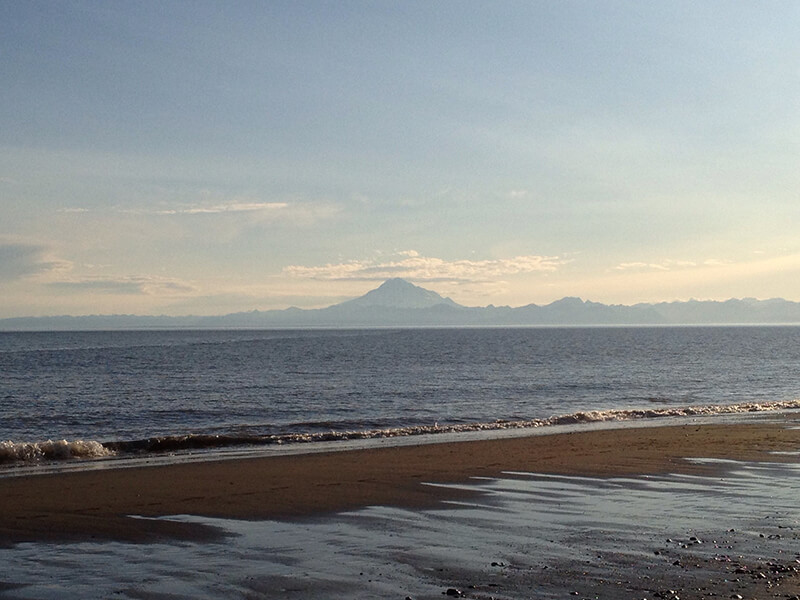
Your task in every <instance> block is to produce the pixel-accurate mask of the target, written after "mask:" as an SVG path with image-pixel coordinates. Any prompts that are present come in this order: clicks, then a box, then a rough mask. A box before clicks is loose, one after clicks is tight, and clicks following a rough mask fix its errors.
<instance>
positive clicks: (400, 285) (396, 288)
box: [339, 277, 459, 308]
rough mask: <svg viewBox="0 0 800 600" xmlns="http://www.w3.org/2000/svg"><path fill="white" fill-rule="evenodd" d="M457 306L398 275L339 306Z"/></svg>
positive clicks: (448, 299)
mask: <svg viewBox="0 0 800 600" xmlns="http://www.w3.org/2000/svg"><path fill="white" fill-rule="evenodd" d="M440 304H443V305H446V306H459V305H458V304H456V303H455V302H453V301H452V300H451V299H450V298H443V297H442V296H440V295H439V294H437V293H436V292H433V291H431V290H426V289H425V288H422V287H419V286H417V285H414V284H413V283H411V282H409V281H406V280H405V279H402V278H400V277H394V278H392V279H387V280H386V281H384V282H383V283H382V284H381V285H380V286H379V287H377V288H375V289H374V290H372V291H369V292H367V293H366V294H364V295H363V296H361V297H359V298H354V299H353V300H348V301H347V302H343V303H342V304H340V305H339V306H342V305H347V306H349V307H354V306H355V307H367V306H380V307H384V308H430V307H431V306H437V305H440Z"/></svg>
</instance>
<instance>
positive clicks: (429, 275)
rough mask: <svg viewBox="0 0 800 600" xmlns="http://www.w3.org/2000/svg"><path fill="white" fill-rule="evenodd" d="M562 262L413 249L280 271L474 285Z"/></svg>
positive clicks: (310, 275)
mask: <svg viewBox="0 0 800 600" xmlns="http://www.w3.org/2000/svg"><path fill="white" fill-rule="evenodd" d="M564 262H565V261H563V260H562V259H560V258H559V257H557V256H535V255H528V256H515V257H513V258H503V259H492V260H454V261H447V260H444V259H441V258H436V257H428V256H422V255H420V254H419V253H418V252H416V251H415V250H406V251H403V252H398V253H396V254H395V255H394V257H387V258H377V259H372V260H360V261H357V260H354V261H349V262H343V263H337V264H327V265H322V266H317V267H309V266H300V265H292V266H288V267H285V268H284V269H283V272H284V273H285V274H287V275H291V276H293V277H304V278H311V279H324V280H362V281H363V280H367V281H381V280H383V279H387V278H390V277H405V278H408V279H414V280H417V281H420V280H421V281H453V282H468V281H469V282H475V281H490V280H494V279H496V278H498V277H505V276H509V275H517V274H522V273H533V272H537V271H544V272H547V271H555V270H556V269H557V268H558V267H559V266H560V265H561V264H563V263H564Z"/></svg>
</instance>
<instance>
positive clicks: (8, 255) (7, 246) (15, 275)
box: [0, 240, 69, 282]
mask: <svg viewBox="0 0 800 600" xmlns="http://www.w3.org/2000/svg"><path fill="white" fill-rule="evenodd" d="M66 268H69V263H68V262H67V261H63V260H59V259H53V258H51V257H49V256H48V248H47V247H46V246H44V245H43V244H37V243H34V242H19V241H3V240H0V282H3V281H11V280H14V279H20V278H22V277H27V276H30V275H38V274H40V273H47V272H49V271H55V270H63V269H66Z"/></svg>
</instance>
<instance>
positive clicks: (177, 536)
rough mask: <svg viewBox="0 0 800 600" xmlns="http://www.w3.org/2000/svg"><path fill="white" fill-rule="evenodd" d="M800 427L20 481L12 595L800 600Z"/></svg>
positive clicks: (663, 432)
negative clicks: (799, 488)
mask: <svg viewBox="0 0 800 600" xmlns="http://www.w3.org/2000/svg"><path fill="white" fill-rule="evenodd" d="M791 419H792V417H790V416H783V417H780V418H778V419H774V420H773V421H775V422H770V423H765V422H752V423H744V424H734V425H730V424H726V425H723V424H713V425H709V424H684V425H680V426H659V427H635V428H634V427H626V428H620V429H606V430H593V431H586V430H580V429H579V428H578V429H576V430H575V431H573V432H571V433H558V434H548V435H532V436H529V437H517V438H508V439H491V440H480V441H458V442H448V443H432V444H424V445H411V446H400V447H380V448H373V449H367V450H347V451H336V452H324V453H317V454H298V455H288V456H273V457H263V458H248V459H229V460H218V461H207V462H192V463H185V464H170V465H162V466H149V467H129V468H122V469H104V470H94V471H77V472H67V473H60V474H49V475H36V476H20V477H7V478H3V479H0V560H1V561H3V562H4V564H5V565H6V573H5V575H4V576H0V597H3V598H13V599H20V600H24V599H28V598H41V597H56V596H58V594H64V593H66V594H68V595H69V594H75V593H77V594H79V595H80V596H81V597H86V598H104V597H109V596H110V595H114V596H116V597H129V598H153V599H155V598H165V597H169V598H198V597H200V598H227V597H243V598H293V599H296V598H301V599H309V600H310V599H312V598H326V597H337V598H387V599H390V598H400V599H403V598H411V599H412V600H423V599H428V600H431V599H433V598H441V597H443V595H444V597H465V598H473V599H478V600H489V599H495V600H499V599H507V600H513V599H517V598H560V597H567V596H570V597H574V596H577V597H580V598H608V599H618V598H622V599H631V600H642V599H643V598H662V599H665V598H669V599H672V600H677V599H678V598H683V599H684V600H685V599H687V598H688V599H692V600H701V599H710V598H719V597H722V598H750V599H752V598H757V599H760V600H767V599H773V598H783V599H795V598H800V596H798V594H800V587H799V586H798V583H799V582H800V537H798V533H796V532H800V515H799V514H798V512H797V509H796V506H797V502H796V498H797V489H796V485H795V482H796V481H797V479H798V477H800V465H798V463H799V462H800V461H799V460H798V454H797V451H798V450H800V429H798V428H795V421H793V420H791Z"/></svg>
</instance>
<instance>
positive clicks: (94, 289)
mask: <svg viewBox="0 0 800 600" xmlns="http://www.w3.org/2000/svg"><path fill="white" fill-rule="evenodd" d="M48 286H49V287H51V288H54V289H59V290H64V291H71V292H87V293H94V294H111V295H125V296H131V295H133V296H152V295H170V294H178V295H180V294H187V293H190V292H193V291H194V288H193V287H192V286H190V285H188V284H185V283H182V282H179V281H172V280H169V279H161V278H154V277H121V278H110V277H108V278H106V277H92V278H85V279H76V280H72V281H54V282H51V283H49V284H48Z"/></svg>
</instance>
